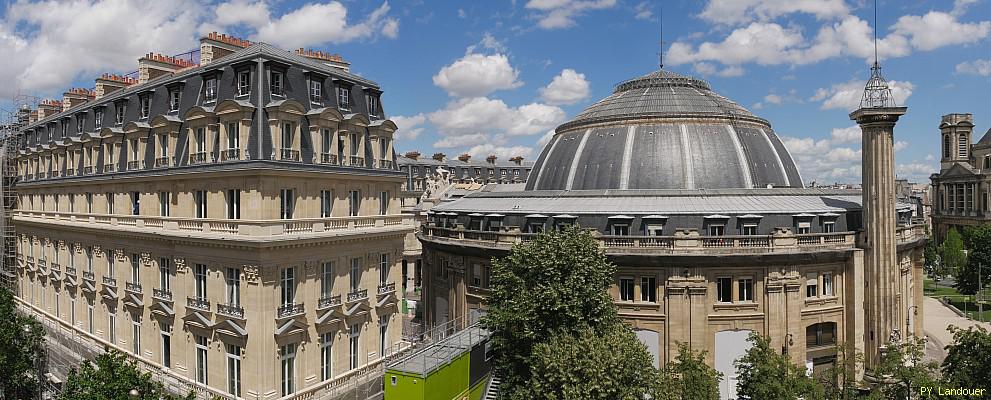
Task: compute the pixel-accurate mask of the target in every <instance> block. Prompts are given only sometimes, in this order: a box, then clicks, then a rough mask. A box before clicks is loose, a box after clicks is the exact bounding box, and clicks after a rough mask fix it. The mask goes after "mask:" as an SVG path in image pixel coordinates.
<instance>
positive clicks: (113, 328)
mask: <svg viewBox="0 0 991 400" xmlns="http://www.w3.org/2000/svg"><path fill="white" fill-rule="evenodd" d="M107 341H109V342H110V344H112V345H115V346H116V345H117V314H116V313H114V312H109V313H107Z"/></svg>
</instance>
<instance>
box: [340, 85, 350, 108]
mask: <svg viewBox="0 0 991 400" xmlns="http://www.w3.org/2000/svg"><path fill="white" fill-rule="evenodd" d="M337 103H338V104H337V105H338V107H340V108H341V109H343V110H350V109H351V91H350V90H348V88H344V87H341V88H337Z"/></svg>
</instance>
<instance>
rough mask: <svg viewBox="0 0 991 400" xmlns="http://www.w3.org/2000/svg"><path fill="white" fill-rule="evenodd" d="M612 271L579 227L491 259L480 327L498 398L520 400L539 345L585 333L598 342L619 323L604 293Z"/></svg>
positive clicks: (542, 236)
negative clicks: (489, 348)
mask: <svg viewBox="0 0 991 400" xmlns="http://www.w3.org/2000/svg"><path fill="white" fill-rule="evenodd" d="M615 272H616V267H615V266H614V265H612V264H610V263H609V262H608V261H607V260H606V258H605V255H604V254H602V252H601V251H600V250H599V245H598V243H597V242H596V240H595V239H594V238H593V237H592V235H591V234H590V233H588V232H586V231H582V230H580V229H578V228H577V227H570V228H568V229H566V230H564V231H563V232H545V233H543V234H540V235H537V236H536V237H535V238H534V240H532V241H530V242H528V243H521V244H518V245H516V246H513V249H512V251H511V252H510V253H509V255H507V256H506V257H504V258H501V259H495V260H493V263H492V294H491V296H489V298H488V303H489V312H488V313H487V314H486V315H485V316H484V317H482V324H483V326H485V327H486V328H487V329H489V331H491V332H492V336H491V338H490V343H491V344H492V350H493V351H494V352H495V354H497V356H496V358H495V360H494V363H493V367H494V369H495V371H496V373H497V374H499V375H500V376H501V377H502V379H503V384H502V386H501V388H500V389H501V390H500V396H506V397H502V398H519V397H516V396H515V395H514V394H513V393H515V391H517V390H519V391H521V392H522V391H525V386H526V385H527V382H529V381H530V379H531V369H530V366H529V361H530V358H531V357H530V356H531V354H533V352H534V348H535V347H536V346H537V345H539V344H541V343H545V342H547V341H549V340H551V338H553V337H555V336H557V335H568V334H571V335H576V334H578V333H579V332H581V331H583V330H590V331H591V332H594V333H595V334H596V335H597V336H599V337H604V336H605V335H604V334H605V333H606V332H612V331H613V330H614V329H615V326H616V325H617V324H621V323H622V322H621V321H620V320H619V317H618V316H617V311H616V306H615V305H614V304H613V302H612V299H611V298H610V297H609V294H608V293H607V289H608V288H609V286H610V285H612V283H613V279H614V276H615ZM559 340H564V339H560V338H559Z"/></svg>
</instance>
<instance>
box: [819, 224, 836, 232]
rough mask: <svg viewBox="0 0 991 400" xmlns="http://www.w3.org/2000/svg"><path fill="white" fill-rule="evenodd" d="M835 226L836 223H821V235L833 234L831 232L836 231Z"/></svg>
mask: <svg viewBox="0 0 991 400" xmlns="http://www.w3.org/2000/svg"><path fill="white" fill-rule="evenodd" d="M835 226H836V223H834V222H823V223H822V232H823V233H833V232H835V231H836V228H835Z"/></svg>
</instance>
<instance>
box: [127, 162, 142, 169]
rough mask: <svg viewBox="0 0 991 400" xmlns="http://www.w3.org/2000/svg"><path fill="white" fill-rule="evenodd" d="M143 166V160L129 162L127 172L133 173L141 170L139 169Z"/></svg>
mask: <svg viewBox="0 0 991 400" xmlns="http://www.w3.org/2000/svg"><path fill="white" fill-rule="evenodd" d="M141 164H142V163H141V160H132V161H128V162H127V170H128V171H133V170H136V169H139V168H141Z"/></svg>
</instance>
